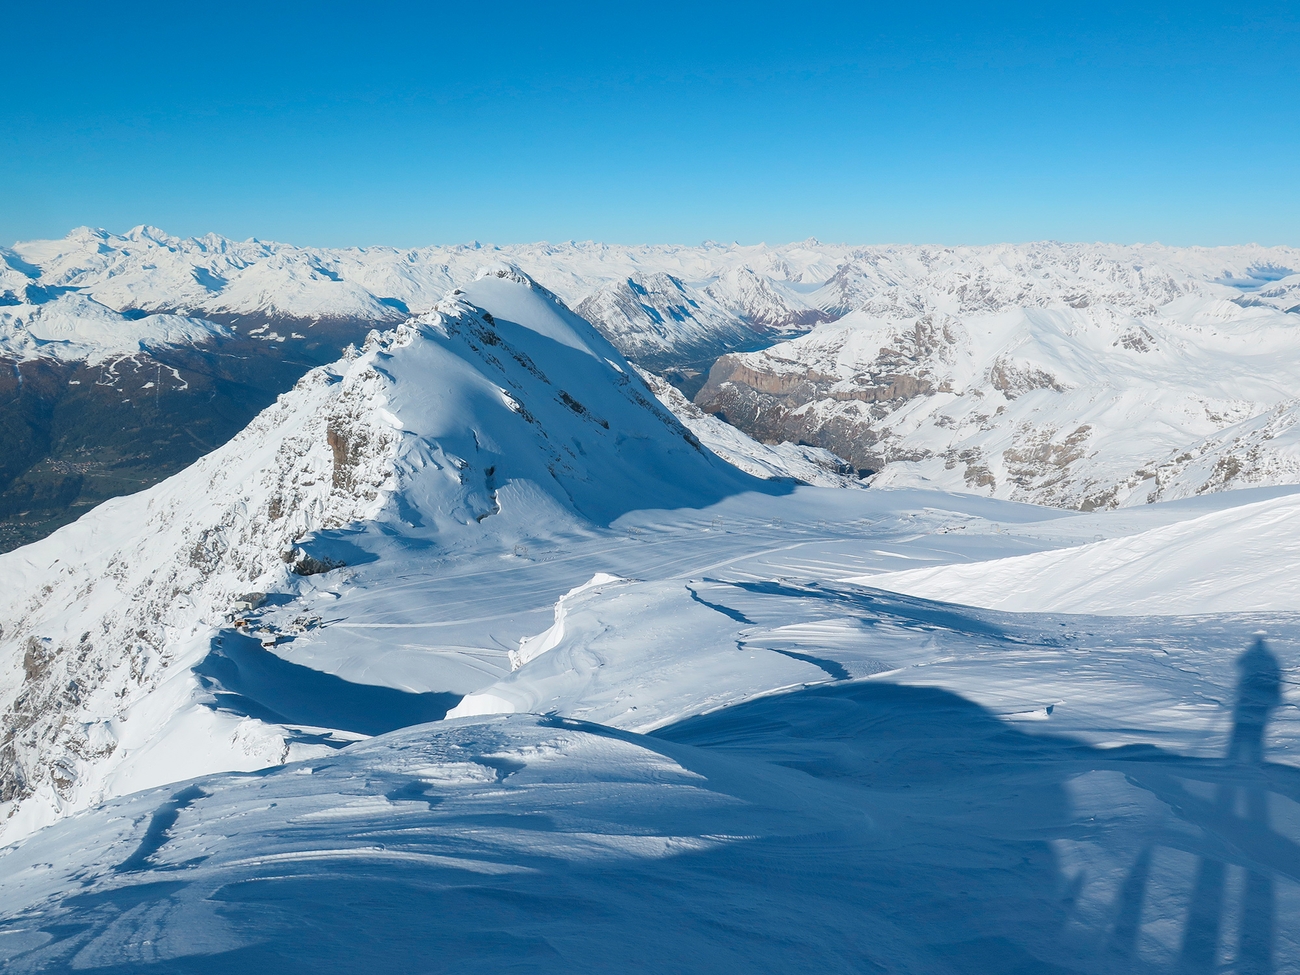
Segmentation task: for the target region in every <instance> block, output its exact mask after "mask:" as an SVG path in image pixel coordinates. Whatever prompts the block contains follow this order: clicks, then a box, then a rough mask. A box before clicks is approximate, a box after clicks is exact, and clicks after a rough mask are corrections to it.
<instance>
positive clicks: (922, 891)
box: [0, 681, 1300, 973]
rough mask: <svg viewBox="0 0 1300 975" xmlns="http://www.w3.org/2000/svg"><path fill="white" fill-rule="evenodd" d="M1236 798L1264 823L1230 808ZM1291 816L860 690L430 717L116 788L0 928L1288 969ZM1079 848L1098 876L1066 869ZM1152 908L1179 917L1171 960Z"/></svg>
mask: <svg viewBox="0 0 1300 975" xmlns="http://www.w3.org/2000/svg"><path fill="white" fill-rule="evenodd" d="M307 772H310V773H311V774H303V773H307ZM1239 791H1240V792H1242V794H1244V795H1248V796H1251V797H1253V798H1251V799H1250V803H1249V805H1250V808H1249V809H1246V810H1245V811H1244V812H1241V811H1238V810H1237V809H1236V807H1235V806H1232V805H1231V804H1225V802H1224V801H1223V800H1222V797H1223V796H1225V795H1232V796H1235V795H1236V794H1237V793H1238V792H1239ZM1207 796H1208V798H1207ZM1216 796H1217V797H1219V798H1215V797H1216ZM1298 799H1300V770H1297V769H1294V768H1291V767H1287V766H1280V765H1276V764H1272V763H1268V762H1264V763H1261V764H1242V763H1235V762H1223V761H1214V760H1203V759H1187V758H1182V757H1179V756H1177V755H1173V754H1170V753H1168V752H1165V751H1162V750H1160V749H1157V748H1154V747H1145V748H1128V749H1104V748H1096V747H1092V746H1089V745H1086V744H1084V743H1082V742H1080V741H1078V740H1075V739H1072V738H1069V737H1065V736H1059V735H1039V734H1027V733H1025V732H1023V731H1021V730H1019V729H1017V728H1016V727H1014V726H1012V725H1009V724H1007V723H1006V722H1004V721H1001V720H999V719H998V718H997V717H996V716H995V715H993V714H992V713H990V712H989V711H988V710H986V709H984V708H982V707H980V706H978V705H976V704H974V703H972V702H971V701H969V700H966V699H965V698H962V697H960V696H958V695H955V694H952V693H950V692H948V691H944V690H940V689H937V688H916V687H906V686H895V685H890V684H886V683H880V682H870V681H869V682H849V683H837V684H832V685H823V686H820V687H814V688H809V689H806V690H802V691H797V692H794V693H789V694H784V695H779V696H775V697H768V698H762V699H759V700H756V701H752V702H749V703H746V704H741V705H737V706H734V707H731V708H728V709H725V710H723V711H720V712H716V713H714V714H710V715H704V716H701V717H697V718H692V719H689V720H687V721H684V722H682V723H680V724H678V725H675V726H672V727H668V728H665V729H662V730H661V731H659V732H657V733H656V734H655V735H653V736H649V737H647V736H641V735H636V734H632V733H628V732H618V731H614V730H612V729H609V728H606V727H602V726H599V725H591V724H587V723H584V722H578V721H572V720H566V719H538V718H536V717H533V716H516V717H512V718H509V719H495V720H487V721H457V722H450V723H447V724H441V725H426V726H422V727H419V728H412V729H408V730H405V731H402V732H397V733H395V734H392V735H388V736H384V737H382V738H377V739H374V740H372V741H370V742H368V743H365V744H364V745H358V746H353V747H352V748H349V749H346V750H345V751H343V752H341V753H339V755H338V756H337V757H336V758H335V759H333V760H331V761H330V762H329V763H327V764H323V765H317V766H315V767H314V768H313V767H310V766H288V767H286V768H284V769H282V770H279V771H276V772H272V773H269V774H265V775H260V776H253V777H249V776H218V777H213V778H209V779H205V780H202V781H201V782H200V783H197V784H196V785H194V786H191V787H190V788H189V789H187V790H185V791H183V792H181V793H176V794H169V793H168V792H167V791H165V790H156V791H155V792H153V793H145V794H140V795H138V796H135V797H131V798H128V799H126V800H120V801H118V802H116V803H113V804H112V805H110V806H109V807H107V808H105V809H104V810H101V811H98V812H94V813H91V814H89V815H86V816H82V817H79V818H76V819H73V820H69V821H66V822H63V823H60V824H58V825H56V826H54V827H52V828H51V829H49V830H46V831H44V832H42V833H40V834H38V835H37V836H35V837H33V838H32V839H31V840H30V841H29V842H28V844H27V845H26V846H24V847H21V848H19V849H17V850H9V851H6V855H5V856H4V858H3V859H0V864H2V865H3V867H4V869H5V871H6V875H7V876H9V877H10V878H12V881H11V883H9V884H8V885H7V889H6V894H7V896H8V898H9V899H8V901H7V906H6V918H7V921H8V924H7V925H6V927H7V929H8V930H10V931H19V930H20V929H21V931H25V932H29V933H30V932H33V931H35V932H44V935H42V940H44V943H43V944H40V945H38V946H36V947H33V948H30V949H28V950H15V951H12V952H10V970H16V971H37V970H39V971H44V972H57V971H71V970H73V969H77V970H85V969H89V970H94V971H103V972H126V971H131V972H152V971H159V972H163V971H166V972H195V973H198V972H204V973H224V972H241V973H243V972H247V971H250V970H251V971H277V972H313V973H315V972H353V971H358V970H361V969H362V968H364V969H365V970H371V971H379V970H385V969H389V968H391V969H395V970H399V971H422V972H423V971H428V972H444V971H445V972H453V971H454V972H502V971H525V970H526V971H530V972H537V971H555V972H614V971H618V972H623V971H628V970H636V969H641V970H646V971H679V972H716V971H765V972H793V971H826V972H862V971H888V972H895V971H916V972H1015V971H1034V972H1075V971H1077V972H1092V971H1118V972H1129V971H1135V972H1136V971H1142V972H1148V971H1173V970H1178V971H1191V972H1209V971H1216V970H1217V969H1216V968H1215V967H1214V963H1213V957H1212V953H1211V955H1207V954H1206V944H1207V943H1208V944H1209V945H1210V947H1211V948H1213V947H1214V946H1215V945H1217V944H1218V932H1220V931H1223V932H1228V931H1233V932H1241V934H1240V938H1239V939H1238V941H1239V942H1240V946H1239V947H1240V950H1239V951H1238V954H1237V956H1238V957H1239V958H1240V959H1241V961H1242V962H1243V967H1242V970H1250V971H1273V970H1274V964H1273V963H1274V962H1275V961H1276V962H1280V963H1281V964H1280V965H1278V966H1277V970H1291V961H1292V960H1293V959H1294V957H1295V954H1294V948H1295V943H1296V942H1295V939H1296V935H1297V931H1296V925H1295V924H1294V919H1293V915H1290V914H1288V913H1287V911H1288V908H1287V905H1289V904H1291V903H1293V900H1294V891H1295V889H1296V885H1297V884H1298V883H1300V847H1297V846H1296V844H1295V843H1293V842H1292V841H1291V840H1290V839H1288V838H1286V837H1285V836H1284V835H1282V834H1281V833H1279V832H1277V831H1275V830H1274V829H1273V828H1272V827H1271V826H1270V825H1269V823H1268V821H1267V814H1266V813H1261V812H1260V810H1262V809H1265V808H1266V807H1267V806H1268V805H1269V804H1270V803H1271V805H1272V807H1273V808H1278V807H1279V804H1285V803H1289V802H1295V801H1296V800H1298ZM151 804H152V806H151ZM150 809H152V812H149V810H150ZM90 835H97V836H99V837H100V840H101V842H100V845H99V846H84V844H85V843H86V840H85V839H83V837H86V836H90ZM1087 848H1093V849H1094V859H1095V862H1096V864H1097V868H1098V869H1099V870H1100V871H1101V872H1100V874H1097V875H1093V876H1084V875H1083V874H1080V873H1079V872H1077V871H1076V870H1075V869H1073V867H1072V866H1071V857H1072V856H1073V851H1076V850H1078V849H1087ZM76 849H82V850H88V851H90V852H82V853H79V854H76V857H75V859H76V860H77V865H69V864H66V863H61V864H60V866H58V867H57V868H56V869H57V870H71V871H73V872H74V874H75V875H76V876H78V877H79V878H80V881H81V883H80V886H79V888H78V889H77V892H76V893H75V894H72V895H71V896H68V895H67V894H60V895H58V896H55V897H54V898H52V899H50V900H48V901H41V902H39V903H38V902H35V901H33V902H31V903H30V906H29V907H28V908H27V909H26V910H24V911H22V912H20V913H15V907H17V904H18V903H19V901H18V900H16V899H15V896H16V892H18V891H20V890H22V889H26V888H27V887H28V886H29V885H31V884H34V883H37V881H36V880H33V879H28V878H38V877H39V876H40V871H37V872H36V873H33V872H32V869H33V868H31V867H28V866H25V864H28V863H40V862H42V861H43V860H50V858H51V857H52V856H54V855H55V851H60V850H61V851H70V850H76ZM119 849H122V850H126V851H131V852H130V854H129V856H127V857H125V858H123V857H122V855H121V854H119V852H118V850H119ZM1097 850H1102V851H1105V853H1106V854H1107V855H1108V857H1109V859H1107V857H1103V856H1100V855H1096V851H1097ZM142 851H144V852H143V853H142ZM200 855H201V856H203V857H205V858H204V859H202V860H200V859H198V857H199V856H200ZM51 862H52V861H51ZM125 863H130V864H131V867H130V868H129V869H122V868H120V867H119V868H118V869H116V870H115V869H114V866H113V865H114V864H125ZM97 864H98V865H97ZM1108 864H1109V865H1108ZM1234 871H1235V873H1234ZM1238 874H1239V875H1240V876H1242V877H1244V878H1245V879H1244V881H1243V882H1242V883H1241V884H1240V885H1234V884H1231V883H1226V882H1225V880H1224V878H1226V877H1231V876H1235V875H1238ZM159 881H165V884H161V885H160V883H159ZM1098 882H1100V883H1102V885H1103V886H1104V887H1105V888H1106V889H1107V890H1108V891H1109V892H1110V893H1109V895H1108V897H1107V898H1106V899H1105V903H1104V904H1102V905H1101V907H1100V908H1098V905H1097V904H1095V903H1093V901H1092V900H1091V899H1090V898H1089V897H1088V896H1085V894H1086V893H1087V891H1086V890H1085V888H1086V887H1087V885H1089V884H1096V883H1098ZM31 889H32V891H33V895H34V894H35V893H36V892H37V888H35V887H32V888H31ZM1153 912H1154V916H1155V917H1157V918H1158V917H1160V916H1163V915H1165V914H1168V915H1171V916H1174V917H1175V918H1177V919H1179V920H1178V921H1177V923H1174V924H1173V927H1172V933H1171V934H1170V936H1169V937H1167V938H1165V939H1164V940H1161V939H1160V938H1159V937H1153V936H1152V935H1151V933H1150V928H1151V925H1150V923H1149V922H1150V921H1151V918H1152V916H1153ZM1185 916H1186V917H1190V918H1192V922H1194V923H1192V922H1188V924H1187V926H1186V930H1183V927H1184V926H1183V924H1182V921H1181V919H1183V918H1184V917H1185ZM1144 923H1146V927H1147V931H1146V933H1145V934H1142V933H1141V932H1142V930H1143V925H1144ZM1157 929H1158V925H1157ZM306 932H310V934H309V935H306V936H305V933H306ZM3 937H5V936H0V938H3ZM1207 939H1209V941H1207ZM1252 939H1253V940H1252ZM33 940H34V939H33V938H32V937H31V936H30V934H28V935H27V936H26V938H25V940H24V938H17V937H16V938H15V940H14V941H13V942H12V944H13V945H14V947H15V948H19V947H20V946H23V945H31V944H32V941H33ZM6 944H7V942H6V941H5V940H0V951H3V950H5V946H6ZM361 959H364V963H362V962H361ZM1207 959H1208V960H1207Z"/></svg>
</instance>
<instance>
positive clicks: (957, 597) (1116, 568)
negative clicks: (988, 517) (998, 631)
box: [864, 489, 1300, 615]
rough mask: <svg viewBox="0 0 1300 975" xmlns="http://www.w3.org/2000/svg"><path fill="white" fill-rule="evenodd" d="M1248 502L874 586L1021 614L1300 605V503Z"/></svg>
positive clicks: (889, 578) (890, 578) (876, 581)
mask: <svg viewBox="0 0 1300 975" xmlns="http://www.w3.org/2000/svg"><path fill="white" fill-rule="evenodd" d="M1296 492H1297V489H1291V491H1290V492H1288V493H1287V494H1285V495H1283V496H1282V497H1276V498H1268V499H1264V500H1259V501H1255V502H1254V503H1245V501H1244V499H1243V503H1242V504H1240V505H1239V506H1234V507H1231V508H1228V509H1226V510H1221V511H1213V512H1210V513H1208V514H1204V515H1202V516H1201V517H1199V518H1190V519H1189V520H1187V521H1181V522H1178V523H1176V524H1173V525H1165V526H1161V527H1158V528H1152V529H1150V530H1148V531H1145V532H1141V533H1139V534H1136V535H1132V536H1129V537H1127V538H1113V539H1105V540H1099V541H1096V542H1093V543H1092V544H1089V545H1085V546H1082V547H1081V548H1075V549H1067V550H1064V551H1056V552H1039V553H1036V554H1033V555H1025V556H1021V557H1018V558H1010V559H1002V560H997V561H992V562H983V563H980V564H979V565H978V567H977V566H957V565H952V566H944V567H942V568H932V569H913V570H907V571H903V572H895V573H889V574H887V575H884V576H879V577H872V578H870V579H869V580H866V579H864V581H870V582H871V583H872V584H873V585H882V586H886V587H888V588H890V589H897V590H898V591H900V592H907V593H912V594H914V595H918V596H926V597H930V598H939V599H946V600H950V601H952V602H960V603H968V604H971V605H975V606H988V607H991V608H994V609H1006V610H1014V611H1025V610H1040V611H1041V610H1048V611H1052V612H1062V613H1115V614H1146V613H1151V614H1169V615H1174V614H1178V615H1183V614H1186V615H1192V614H1196V613H1224V612H1261V611H1268V610H1276V609H1284V608H1285V609H1289V608H1292V607H1295V606H1297V605H1300V572H1298V571H1297V570H1298V569H1300V532H1297V531H1296V529H1295V527H1294V526H1295V524H1296V523H1297V520H1300V494H1298V493H1296Z"/></svg>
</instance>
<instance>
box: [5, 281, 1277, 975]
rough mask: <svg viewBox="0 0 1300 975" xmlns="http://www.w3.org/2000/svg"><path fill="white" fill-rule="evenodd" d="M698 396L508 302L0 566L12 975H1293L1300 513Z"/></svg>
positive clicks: (490, 297)
mask: <svg viewBox="0 0 1300 975" xmlns="http://www.w3.org/2000/svg"><path fill="white" fill-rule="evenodd" d="M1279 314H1290V313H1288V312H1279ZM142 320H143V319H142ZM813 334H816V332H814V333H813ZM652 387H654V388H652ZM656 391H658V394H659V395H656ZM660 396H662V397H663V399H661V398H660ZM665 401H667V402H669V403H672V404H673V406H674V408H675V409H677V410H679V411H680V412H681V413H682V415H683V416H684V417H685V422H683V420H679V419H678V417H677V416H676V415H674V413H673V411H672V410H670V409H669V408H667V407H666V406H665V405H664V402H665ZM688 406H689V404H686V405H684V401H683V400H681V399H674V398H673V394H672V392H670V391H669V390H668V389H665V388H663V387H662V384H661V381H660V380H657V379H655V377H653V376H649V375H647V376H646V377H645V378H643V376H642V374H641V373H639V372H638V371H637V370H636V368H635V367H633V366H632V365H631V364H630V363H629V362H628V361H627V359H626V358H624V356H623V355H622V354H620V352H619V351H618V350H617V349H616V348H615V347H614V346H613V345H611V344H610V342H609V341H607V340H606V339H605V338H604V337H602V336H601V335H600V334H599V333H598V332H597V331H596V330H595V329H594V328H593V327H592V326H591V325H589V324H588V322H587V321H585V320H584V319H583V318H582V317H580V316H579V315H577V314H575V313H574V312H573V311H571V310H570V308H569V307H568V306H567V305H566V303H565V302H564V301H563V300H562V299H561V297H559V296H557V295H556V294H555V293H553V292H552V291H550V290H547V288H545V287H543V286H542V285H541V284H539V283H538V282H537V281H535V280H533V279H532V278H530V277H529V276H528V275H527V274H525V273H524V272H523V271H521V270H520V268H519V267H517V266H515V265H513V264H509V263H495V264H489V265H488V266H486V267H484V268H482V269H480V270H479V271H478V272H477V273H476V274H475V275H474V276H473V277H472V279H470V280H467V281H464V282H461V283H460V284H458V285H457V286H456V287H455V288H453V289H452V290H451V291H450V292H448V293H446V294H445V295H444V296H443V297H442V298H440V299H439V300H438V301H437V302H435V303H433V304H432V305H431V306H430V307H429V308H427V309H424V310H422V311H420V313H418V314H416V315H414V316H412V317H411V318H409V320H406V321H404V322H402V323H401V324H399V325H398V326H397V327H395V328H393V329H391V330H389V331H387V332H383V333H379V332H376V333H375V334H374V335H372V336H371V337H370V338H369V339H367V340H366V341H365V342H364V344H363V346H362V347H361V348H360V349H357V350H354V351H352V352H350V353H349V354H348V355H346V356H345V357H343V358H342V359H340V360H339V361H337V362H335V363H333V364H331V365H327V366H323V367H319V368H316V369H314V370H312V371H310V372H308V373H307V375H306V376H305V377H304V378H303V379H302V380H301V381H300V382H299V383H298V384H297V385H296V386H295V387H294V388H293V389H292V390H290V391H288V392H286V393H285V394H284V395H282V396H281V397H280V398H279V400H278V401H277V402H276V403H275V404H273V405H272V406H270V407H269V408H268V409H267V410H265V411H264V412H263V413H262V414H260V415H259V416H258V417H257V419H256V420H254V422H253V423H252V424H251V425H250V426H249V427H248V428H247V429H245V430H244V431H243V432H241V433H240V434H238V435H236V436H235V437H234V438H233V439H231V440H230V441H229V442H228V443H226V444H225V445H223V446H221V447H220V448H218V449H217V450H215V451H213V452H212V453H210V454H208V455H207V456H205V457H204V458H203V459H201V460H200V461H199V462H197V463H196V464H194V465H193V466H191V467H189V468H187V469H185V470H184V471H182V472H180V473H179V474H176V475H175V476H173V477H171V478H169V479H167V480H165V481H163V482H162V483H160V484H158V485H156V486H154V487H151V488H149V489H147V490H144V491H141V492H139V493H137V494H134V495H131V496H129V497H123V498H118V499H115V500H111V501H108V502H106V503H104V504H102V505H100V506H99V507H97V508H95V509H94V510H92V511H90V512H89V513H87V514H86V515H84V516H83V517H82V518H80V519H79V520H78V521H76V522H75V523H74V524H71V525H69V526H66V527H64V528H62V529H60V530H58V531H56V532H54V533H53V534H52V535H50V536H49V537H47V538H45V539H43V540H41V541H39V542H36V543H34V544H31V545H27V546H25V547H23V548H20V549H18V550H16V551H13V552H10V553H8V554H5V555H3V556H0V621H2V622H3V627H4V629H3V636H2V637H0V705H3V707H4V709H5V710H4V718H3V734H4V738H3V742H2V743H0V774H2V776H3V777H2V778H0V800H2V801H3V803H4V806H3V814H4V815H5V817H6V818H5V819H4V825H3V832H2V833H0V843H8V844H9V845H8V846H6V847H3V848H0V963H2V964H3V965H4V966H5V970H12V971H16V972H21V971H30V972H56V971H105V972H150V971H157V972H225V971H239V972H248V971H302V972H308V971H310V972H330V971H338V972H357V971H377V970H385V969H389V968H391V969H394V970H400V971H413V972H414V971H430V972H434V971H447V972H466V971H469V972H474V971H482V972H502V971H524V970H527V971H539V970H540V971H565V972H573V971H578V972H584V971H592V972H595V971H618V972H624V971H628V970H637V969H643V970H647V971H700V972H704V971H709V972H713V971H719V970H742V971H771V972H792V971H844V972H862V971H887V972H927V973H928V972H1012V971H1016V972H1024V971H1058V972H1059V971H1077V972H1116V971H1123V972H1151V971H1191V972H1210V971H1216V972H1217V971H1226V970H1231V971H1237V972H1295V971H1300V847H1298V846H1297V839H1298V838H1300V772H1297V770H1296V762H1297V757H1298V756H1300V722H1298V721H1297V716H1296V710H1295V707H1294V706H1293V703H1292V701H1291V693H1292V692H1291V689H1290V685H1291V683H1292V682H1293V676H1292V675H1293V674H1294V673H1295V666H1294V664H1295V659H1296V653H1297V650H1298V649H1300V617H1297V616H1296V614H1295V613H1294V612H1293V610H1294V607H1295V605H1296V599H1297V596H1298V595H1300V572H1298V571H1297V569H1298V568H1300V566H1298V565H1297V561H1298V559H1297V555H1298V553H1300V527H1297V525H1298V524H1300V522H1298V521H1297V519H1296V517H1295V514H1296V509H1297V508H1298V507H1300V488H1296V487H1293V486H1286V485H1282V486H1270V487H1255V488H1250V489H1245V490H1216V491H1213V492H1205V493H1202V494H1200V495H1198V496H1193V497H1188V498H1186V499H1183V500H1177V501H1166V502H1161V503H1150V504H1142V505H1137V506H1129V507H1119V508H1113V509H1110V510H1095V511H1091V512H1080V511H1077V510H1076V511H1071V510H1066V509H1064V508H1059V507H1057V508H1053V507H1044V506H1037V505H1030V504H1025V503H1019V502H1015V501H1010V500H1006V499H1003V498H998V497H988V496H984V495H981V494H979V493H973V492H944V491H938V490H932V489H923V488H917V487H896V488H881V489H872V490H845V489H844V488H843V487H842V486H834V485H843V484H845V483H848V481H849V479H848V478H847V476H846V475H845V473H844V472H843V471H842V470H840V469H838V468H837V461H836V459H835V458H834V457H833V456H830V455H828V454H826V453H825V451H818V450H816V449H813V448H795V447H793V446H790V445H786V446H784V447H776V446H773V447H767V446H765V445H762V444H756V443H753V442H752V441H748V440H747V439H746V438H745V437H744V435H743V434H742V433H741V432H740V431H739V430H736V429H734V428H732V427H726V426H723V425H721V424H720V421H718V420H716V419H715V418H713V417H709V416H706V415H703V414H701V413H698V412H695V411H692V410H691V409H689V408H688ZM711 444H712V445H716V447H717V450H716V451H715V450H713V449H711V447H710V445H711ZM726 458H731V459H733V460H734V463H732V462H729V460H728V459H726ZM791 470H798V471H801V472H802V473H800V474H799V475H798V476H799V477H800V478H802V479H803V480H804V481H815V482H817V483H820V484H825V485H827V486H814V485H813V484H808V483H801V481H800V480H796V479H795V478H793V477H784V478H783V477H772V476H771V475H772V474H779V473H781V472H783V471H791ZM804 475H807V476H806V477H805V476H804ZM1192 493H1194V492H1192ZM963 604H964V605H963ZM975 607H982V608H975Z"/></svg>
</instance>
